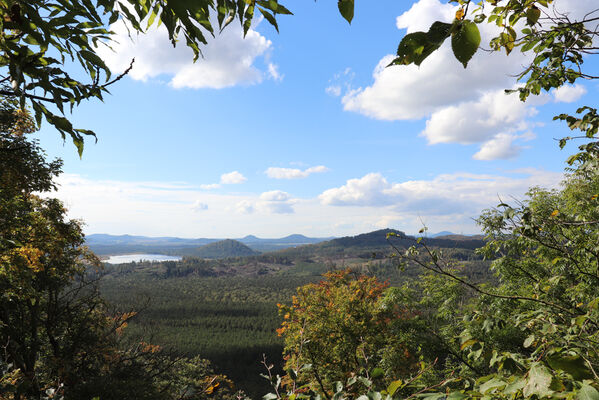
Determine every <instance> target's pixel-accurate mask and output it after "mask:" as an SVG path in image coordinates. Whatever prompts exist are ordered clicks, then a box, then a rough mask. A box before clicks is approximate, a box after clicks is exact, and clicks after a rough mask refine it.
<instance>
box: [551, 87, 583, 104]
mask: <svg viewBox="0 0 599 400" xmlns="http://www.w3.org/2000/svg"><path fill="white" fill-rule="evenodd" d="M586 92H587V90H586V89H585V88H584V86H582V85H578V84H577V85H566V86H562V87H560V88H557V89H556V90H555V91H554V92H553V98H554V99H555V101H556V102H559V103H573V102H575V101H576V100H578V99H580V98H581V97H582V96H584V95H585V94H586Z"/></svg>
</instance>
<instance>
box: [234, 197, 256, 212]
mask: <svg viewBox="0 0 599 400" xmlns="http://www.w3.org/2000/svg"><path fill="white" fill-rule="evenodd" d="M235 210H236V211H237V213H239V214H252V213H253V212H254V205H253V204H252V203H251V202H250V201H248V200H242V201H240V202H239V203H237V204H236V205H235Z"/></svg>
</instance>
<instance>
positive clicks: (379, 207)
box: [53, 169, 561, 238]
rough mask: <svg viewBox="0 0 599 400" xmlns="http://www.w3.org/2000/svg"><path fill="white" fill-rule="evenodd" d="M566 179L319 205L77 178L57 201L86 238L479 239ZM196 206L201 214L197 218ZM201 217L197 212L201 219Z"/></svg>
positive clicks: (520, 179)
mask: <svg viewBox="0 0 599 400" xmlns="http://www.w3.org/2000/svg"><path fill="white" fill-rule="evenodd" d="M560 180H561V174H559V173H552V172H546V171H542V170H536V169H527V170H518V171H510V172H506V173H504V174H501V175H482V174H465V173H461V174H460V173H456V174H445V175H439V176H437V177H434V178H432V179H422V180H408V181H402V182H391V181H390V180H388V179H386V178H385V177H383V176H382V175H381V174H376V173H374V174H368V175H366V176H364V177H362V178H359V179H354V180H349V181H348V182H346V184H345V185H342V186H340V187H337V188H332V189H330V190H328V191H325V192H324V193H323V194H321V196H319V197H314V198H305V199H301V198H294V197H293V196H292V195H291V194H289V193H286V192H283V191H278V190H270V191H266V192H264V193H245V194H242V193H235V194H223V193H212V192H206V191H202V190H199V189H197V188H194V187H193V186H191V185H188V184H185V183H175V184H173V183H165V182H125V181H114V180H112V181H101V180H100V181H98V180H91V179H86V178H84V177H82V176H79V175H72V174H64V175H62V176H60V177H59V178H58V183H59V185H60V186H59V190H58V192H57V193H56V194H53V196H56V197H58V198H60V199H62V200H63V201H65V204H66V206H67V208H68V209H69V216H70V217H71V218H81V219H83V220H84V221H85V223H86V225H85V230H86V232H91V233H100V232H103V233H112V234H125V233H128V234H134V235H148V236H179V237H214V238H219V237H220V238H224V237H242V236H245V235H247V234H254V235H257V236H262V237H282V236H286V235H289V234H291V233H303V234H306V235H308V236H331V235H336V236H341V235H355V234H358V233H363V232H369V231H372V230H375V229H379V228H381V227H384V226H385V225H386V226H391V225H392V226H391V227H394V228H397V229H400V230H404V231H406V232H413V233H415V232H416V231H418V229H420V227H421V220H424V221H425V222H426V223H427V224H428V225H429V226H430V228H431V229H432V230H434V231H441V230H450V231H453V232H466V233H474V232H477V228H476V226H475V225H474V222H473V218H474V217H476V216H477V215H479V212H480V210H482V209H484V208H488V207H493V206H494V205H496V204H498V202H499V198H498V197H502V198H504V199H507V200H508V202H509V200H510V199H511V197H510V196H511V195H513V196H515V197H517V198H519V197H520V196H521V195H522V193H524V192H525V191H526V190H527V189H528V188H529V187H530V186H533V185H539V186H544V187H555V186H556V185H557V183H558V182H559V181H560ZM194 206H196V208H197V210H194ZM196 211H197V212H196Z"/></svg>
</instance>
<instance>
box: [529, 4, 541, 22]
mask: <svg viewBox="0 0 599 400" xmlns="http://www.w3.org/2000/svg"><path fill="white" fill-rule="evenodd" d="M540 16H541V10H539V9H538V8H537V7H534V6H533V7H531V8H529V9H528V10H526V22H527V23H528V25H530V26H532V25H534V24H536V23H537V21H538V20H539V17H540Z"/></svg>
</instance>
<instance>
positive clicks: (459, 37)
mask: <svg viewBox="0 0 599 400" xmlns="http://www.w3.org/2000/svg"><path fill="white" fill-rule="evenodd" d="M479 44H480V32H479V30H478V26H477V25H476V24H475V23H474V22H472V21H468V20H465V21H462V23H461V24H460V25H459V27H458V28H457V29H456V31H455V32H453V33H452V35H451V49H452V50H453V54H454V56H455V58H457V59H458V61H459V62H461V63H462V65H463V66H464V68H466V67H467V66H468V62H469V61H470V60H471V59H472V56H473V55H474V53H476V50H478V46H479Z"/></svg>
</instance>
